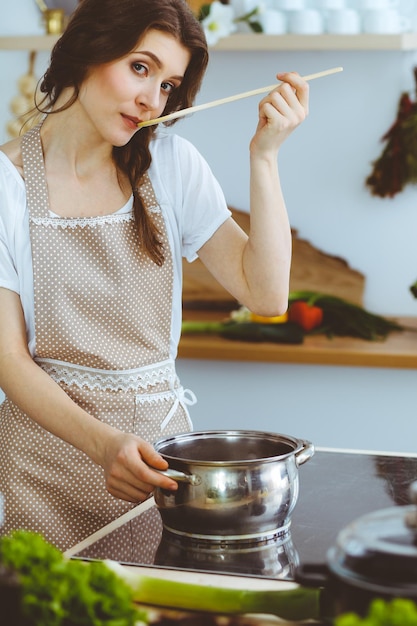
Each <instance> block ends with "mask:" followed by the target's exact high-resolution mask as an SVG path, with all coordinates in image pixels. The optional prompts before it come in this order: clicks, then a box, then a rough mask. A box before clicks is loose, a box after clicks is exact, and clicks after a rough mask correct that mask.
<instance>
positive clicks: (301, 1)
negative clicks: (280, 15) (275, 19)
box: [273, 0, 305, 11]
mask: <svg viewBox="0 0 417 626" xmlns="http://www.w3.org/2000/svg"><path fill="white" fill-rule="evenodd" d="M273 7H274V9H278V11H301V10H302V9H304V8H305V0H274V3H273Z"/></svg>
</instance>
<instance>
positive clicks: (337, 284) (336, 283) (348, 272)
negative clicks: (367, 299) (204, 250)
mask: <svg viewBox="0 0 417 626" xmlns="http://www.w3.org/2000/svg"><path fill="white" fill-rule="evenodd" d="M231 211H232V214H233V217H234V219H235V220H236V221H237V223H238V224H239V225H240V226H241V227H242V228H243V230H244V231H245V232H249V214H248V213H245V212H243V211H239V210H237V209H233V208H232V209H231ZM183 275H184V286H183V304H184V308H185V309H193V308H195V309H203V308H206V309H216V308H217V309H219V310H225V311H227V310H228V311H230V310H232V309H234V308H236V307H237V306H238V303H237V302H236V300H235V299H234V298H232V296H231V295H230V294H229V293H228V292H227V291H226V290H225V289H223V287H222V286H221V285H219V283H218V282H217V281H216V280H215V279H214V278H213V277H212V276H211V274H210V273H209V272H208V271H207V270H206V268H205V266H204V265H203V264H202V262H201V261H200V260H199V259H197V260H196V261H194V262H193V263H188V262H187V261H186V260H183ZM364 288H365V277H364V276H363V274H361V273H360V272H358V271H357V270H354V269H352V268H351V267H349V264H348V263H347V261H346V260H344V259H342V258H340V257H338V256H332V255H330V254H326V252H324V251H322V250H319V249H318V248H316V247H315V246H314V245H313V244H311V243H310V242H309V241H306V240H304V239H300V238H299V237H298V235H297V231H295V230H294V231H293V255H292V268H291V277H290V290H291V291H299V290H309V291H319V292H321V293H327V294H331V295H334V296H338V297H341V298H344V299H345V300H349V301H350V302H354V303H355V304H360V305H362V304H363V292H364Z"/></svg>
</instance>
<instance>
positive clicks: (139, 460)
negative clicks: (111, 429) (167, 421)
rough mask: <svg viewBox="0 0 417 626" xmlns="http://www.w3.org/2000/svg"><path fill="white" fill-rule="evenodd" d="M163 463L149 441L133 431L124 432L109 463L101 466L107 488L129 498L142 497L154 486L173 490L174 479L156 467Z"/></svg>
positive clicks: (160, 467)
mask: <svg viewBox="0 0 417 626" xmlns="http://www.w3.org/2000/svg"><path fill="white" fill-rule="evenodd" d="M167 467H168V464H167V462H166V461H165V460H164V459H163V458H162V457H161V456H160V455H159V454H158V453H157V452H156V451H155V450H154V448H153V447H152V445H151V444H149V443H147V442H146V441H144V440H143V439H140V438H139V437H136V436H135V435H124V436H122V441H121V442H120V445H119V447H118V448H117V452H116V453H115V454H114V456H113V457H112V461H111V463H110V464H109V467H107V468H105V476H106V486H107V490H108V491H109V493H111V494H112V495H113V496H115V497H117V498H122V499H123V500H128V501H129V502H140V501H142V500H144V499H146V498H147V497H148V496H149V494H150V493H152V491H153V490H154V489H155V487H161V488H162V489H169V490H172V491H175V490H176V489H177V488H178V485H177V483H176V482H175V481H174V480H172V479H171V478H168V477H167V476H164V475H163V474H161V473H160V472H159V471H158V470H164V469H166V468H167Z"/></svg>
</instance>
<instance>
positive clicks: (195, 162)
mask: <svg viewBox="0 0 417 626" xmlns="http://www.w3.org/2000/svg"><path fill="white" fill-rule="evenodd" d="M178 150H179V152H180V153H179V154H178V167H179V169H180V178H181V181H182V220H181V222H182V253H183V256H185V257H186V259H187V260H188V261H194V260H195V259H196V258H197V256H198V250H199V249H200V248H201V247H202V246H203V245H204V244H205V243H206V242H207V241H208V240H209V239H210V237H212V235H213V234H214V233H215V232H216V230H217V229H218V228H219V227H220V226H221V225H222V224H223V223H224V222H225V221H226V220H227V219H228V218H229V217H230V216H231V211H230V209H229V208H228V206H227V203H226V199H225V197H224V193H223V190H222V189H221V187H220V184H219V182H218V181H217V179H216V178H215V176H214V174H213V172H212V171H211V169H210V167H209V165H208V163H207V162H206V160H205V159H204V158H203V157H202V155H201V154H200V153H199V152H198V150H197V149H196V148H195V147H194V146H193V145H192V144H191V143H190V142H188V141H187V140H185V139H181V140H180V141H179V143H178Z"/></svg>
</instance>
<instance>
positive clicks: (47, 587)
mask: <svg viewBox="0 0 417 626" xmlns="http://www.w3.org/2000/svg"><path fill="white" fill-rule="evenodd" d="M0 562H2V563H3V565H4V566H6V567H7V568H8V569H10V570H11V571H14V572H17V574H18V576H19V580H20V584H21V598H22V601H21V618H22V623H24V624H25V626H75V625H85V626H134V625H135V626H138V624H146V623H148V622H147V616H146V613H145V612H144V611H139V610H138V608H137V607H135V605H134V603H133V598H132V591H131V589H130V587H129V586H128V585H127V584H126V583H124V581H123V580H121V579H120V578H118V576H117V575H116V574H115V573H114V572H113V571H112V570H110V569H109V568H108V567H107V566H106V565H105V564H104V563H103V562H100V561H93V562H84V561H76V560H73V561H71V560H67V559H65V558H64V556H63V555H62V553H61V552H60V551H59V550H58V549H57V548H55V547H54V546H52V545H51V544H49V543H48V542H47V541H45V539H44V538H43V537H42V536H41V535H38V534H36V533H32V532H29V531H25V530H18V531H15V532H14V533H12V534H11V535H8V536H5V537H2V538H1V540H0ZM19 623H20V622H19Z"/></svg>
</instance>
